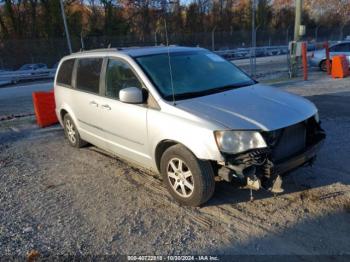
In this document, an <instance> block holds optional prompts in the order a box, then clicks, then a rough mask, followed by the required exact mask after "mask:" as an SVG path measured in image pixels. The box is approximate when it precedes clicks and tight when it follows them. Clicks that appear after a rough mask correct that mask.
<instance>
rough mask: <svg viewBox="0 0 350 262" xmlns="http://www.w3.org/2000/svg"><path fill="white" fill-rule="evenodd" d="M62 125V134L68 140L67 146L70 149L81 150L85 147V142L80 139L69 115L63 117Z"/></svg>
mask: <svg viewBox="0 0 350 262" xmlns="http://www.w3.org/2000/svg"><path fill="white" fill-rule="evenodd" d="M63 125H64V134H65V136H66V138H67V139H68V142H69V144H70V145H71V146H72V147H76V148H81V147H83V146H86V144H87V143H86V142H85V141H84V140H83V139H81V138H80V135H79V132H78V130H77V128H76V125H75V123H74V122H73V120H72V118H71V117H70V115H68V114H65V115H64V117H63Z"/></svg>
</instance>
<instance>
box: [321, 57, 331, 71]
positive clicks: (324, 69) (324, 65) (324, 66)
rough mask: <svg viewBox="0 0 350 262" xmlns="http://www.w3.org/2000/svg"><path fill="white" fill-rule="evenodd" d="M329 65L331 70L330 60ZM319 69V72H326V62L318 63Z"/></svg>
mask: <svg viewBox="0 0 350 262" xmlns="http://www.w3.org/2000/svg"><path fill="white" fill-rule="evenodd" d="M329 65H330V67H331V69H332V61H331V60H329ZM320 69H321V71H323V72H327V60H323V61H322V62H321V63H320Z"/></svg>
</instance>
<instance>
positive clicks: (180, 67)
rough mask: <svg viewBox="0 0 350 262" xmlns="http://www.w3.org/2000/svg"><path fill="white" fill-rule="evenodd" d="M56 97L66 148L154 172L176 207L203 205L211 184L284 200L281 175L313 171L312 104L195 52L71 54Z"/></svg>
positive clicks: (315, 124)
mask: <svg viewBox="0 0 350 262" xmlns="http://www.w3.org/2000/svg"><path fill="white" fill-rule="evenodd" d="M54 90H55V99H56V113H57V116H58V119H59V121H60V123H61V125H62V126H63V127H64V130H65V135H66V137H67V138H68V142H69V143H70V144H71V145H72V146H74V147H82V146H84V145H86V144H87V143H90V144H93V145H95V146H97V147H100V148H102V149H104V150H106V151H109V152H111V153H112V154H115V155H117V156H120V157H121V158H124V159H127V160H130V161H132V162H134V163H137V164H138V165H141V166H142V167H144V168H147V169H151V170H153V171H155V172H159V173H160V174H161V175H162V178H163V181H164V184H165V186H166V187H167V189H168V190H169V192H170V194H171V195H172V196H173V197H174V198H175V199H176V200H177V201H178V202H180V203H181V204H183V205H191V206H198V205H201V204H203V203H205V202H206V201H208V200H209V199H210V198H211V197H212V195H213V193H214V189H215V181H216V180H225V181H228V182H233V181H235V182H236V183H239V185H240V186H242V187H243V188H248V189H250V190H253V189H254V190H258V189H259V188H264V189H266V190H270V191H272V192H274V193H278V192H282V191H283V189H282V187H281V182H282V180H281V176H282V175H283V174H286V173H288V172H289V171H291V170H293V169H295V168H297V167H300V166H303V165H306V164H310V163H312V162H313V161H314V159H315V157H316V153H317V151H318V150H319V148H320V146H321V144H322V142H323V140H324V138H325V133H324V131H323V130H322V129H321V127H320V121H319V117H318V112H317V109H316V107H315V106H314V104H312V103H311V102H309V101H308V100H306V99H304V98H301V97H299V96H296V95H293V94H289V93H286V92H283V91H280V90H278V89H276V88H271V87H268V86H264V85H262V84H259V83H257V82H256V81H255V80H253V79H251V78H250V77H249V76H247V75H246V74H245V73H244V72H242V71H241V70H240V69H238V68H237V67H236V66H235V65H233V64H232V63H231V62H228V61H226V60H225V59H223V58H222V57H220V56H218V55H216V54H214V53H212V52H210V51H208V50H206V49H202V48H188V47H176V46H170V47H143V48H126V49H112V48H110V49H104V50H93V51H84V52H79V53H75V54H72V55H69V56H67V57H64V58H63V59H62V60H61V61H60V63H59V66H58V70H57V73H56V77H55V84H54Z"/></svg>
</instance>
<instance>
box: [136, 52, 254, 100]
mask: <svg viewBox="0 0 350 262" xmlns="http://www.w3.org/2000/svg"><path fill="white" fill-rule="evenodd" d="M135 59H136V61H137V62H138V64H139V65H140V66H141V67H142V68H143V70H144V71H145V73H146V74H147V75H148V76H149V78H150V79H151V80H152V81H153V83H154V85H155V86H156V88H157V89H158V92H159V93H160V95H161V96H162V97H163V98H164V99H166V100H172V99H173V91H172V89H174V97H175V99H176V100H179V99H186V98H192V97H197V96H203V95H208V94H212V93H217V92H222V91H225V90H229V89H233V88H239V87H242V86H247V85H252V84H254V83H255V81H254V80H252V79H251V78H250V77H249V76H247V75H246V74H245V73H243V72H242V71H241V70H240V69H238V68H237V67H236V66H235V65H233V64H232V63H230V62H229V61H227V60H225V59H223V58H222V57H220V56H218V55H216V54H214V53H211V52H209V51H202V50H200V51H190V52H176V53H175V52H174V53H170V54H169V56H168V53H165V54H156V55H147V56H140V57H137V58H135ZM170 68H171V70H170ZM171 79H172V82H173V86H172V84H171Z"/></svg>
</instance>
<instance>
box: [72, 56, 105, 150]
mask: <svg viewBox="0 0 350 262" xmlns="http://www.w3.org/2000/svg"><path fill="white" fill-rule="evenodd" d="M102 63H103V58H101V57H87V58H78V59H77V61H76V66H75V78H74V81H73V86H74V87H75V89H76V90H77V91H76V92H74V97H73V98H72V100H71V101H72V107H73V110H74V113H75V115H76V118H77V121H78V126H79V129H80V130H79V132H80V134H81V136H82V138H83V139H85V140H87V141H89V142H91V143H93V144H95V145H98V146H101V147H103V146H104V145H103V135H104V133H103V132H102V128H101V126H100V124H99V119H100V117H101V114H102V111H101V110H100V108H101V104H102V100H101V96H100V95H99V94H100V82H101V70H102Z"/></svg>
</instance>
